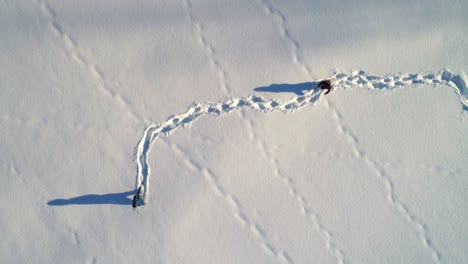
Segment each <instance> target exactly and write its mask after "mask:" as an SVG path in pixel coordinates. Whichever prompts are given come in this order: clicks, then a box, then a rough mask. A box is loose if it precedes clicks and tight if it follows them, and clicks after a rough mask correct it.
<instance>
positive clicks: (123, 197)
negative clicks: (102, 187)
mask: <svg viewBox="0 0 468 264" xmlns="http://www.w3.org/2000/svg"><path fill="white" fill-rule="evenodd" d="M135 194H136V191H128V192H121V193H107V194H86V195H82V196H77V197H72V198H69V199H55V200H51V201H49V202H48V203H47V204H48V205H50V206H63V205H72V204H74V205H90V204H119V205H131V204H132V201H133V200H132V199H130V198H128V197H127V196H129V195H135ZM132 198H133V197H132Z"/></svg>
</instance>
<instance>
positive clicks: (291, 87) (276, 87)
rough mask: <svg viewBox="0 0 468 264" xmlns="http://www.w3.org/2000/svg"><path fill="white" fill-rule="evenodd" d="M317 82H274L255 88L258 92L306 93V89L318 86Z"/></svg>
mask: <svg viewBox="0 0 468 264" xmlns="http://www.w3.org/2000/svg"><path fill="white" fill-rule="evenodd" d="M317 85H318V83H317V82H305V83H296V84H289V83H280V84H277V83H274V84H271V85H269V86H262V87H257V88H255V89H254V91H256V92H270V93H295V94H297V95H304V91H310V90H313V89H316V88H317Z"/></svg>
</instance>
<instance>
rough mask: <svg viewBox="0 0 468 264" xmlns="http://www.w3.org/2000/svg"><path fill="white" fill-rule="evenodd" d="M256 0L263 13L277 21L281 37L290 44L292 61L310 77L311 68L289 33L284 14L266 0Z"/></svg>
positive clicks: (297, 43)
mask: <svg viewBox="0 0 468 264" xmlns="http://www.w3.org/2000/svg"><path fill="white" fill-rule="evenodd" d="M257 1H258V2H259V3H260V4H261V5H262V7H263V9H264V11H265V13H266V14H267V15H269V16H272V17H273V18H274V19H275V20H276V21H277V24H278V30H279V33H280V35H281V37H282V38H283V39H284V40H285V42H286V43H287V44H288V45H289V46H290V49H291V53H292V60H293V62H294V63H295V64H296V65H297V66H298V67H299V68H300V69H301V70H302V71H303V73H304V74H306V75H307V77H309V78H312V70H311V68H310V66H309V65H307V63H306V62H305V61H304V59H303V55H302V49H301V46H300V45H299V42H298V41H297V40H296V39H295V38H294V37H293V36H292V35H291V33H290V30H289V27H288V22H287V20H286V16H285V15H284V14H283V13H282V12H281V11H280V10H278V9H277V8H275V7H274V6H273V5H272V4H271V3H270V2H268V1H267V0H257Z"/></svg>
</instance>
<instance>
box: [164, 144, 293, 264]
mask: <svg viewBox="0 0 468 264" xmlns="http://www.w3.org/2000/svg"><path fill="white" fill-rule="evenodd" d="M164 142H165V141H164ZM165 143H166V144H168V145H169V146H170V147H171V148H172V149H173V150H174V151H175V152H176V153H177V154H178V155H179V156H180V157H182V159H184V164H185V165H186V166H187V167H188V168H189V169H191V170H192V171H193V172H194V173H198V174H199V175H201V176H203V178H205V180H206V181H207V182H208V185H209V186H210V188H211V189H212V190H213V192H214V193H215V194H216V195H219V196H221V197H222V198H223V199H224V200H225V201H226V203H227V204H228V205H229V206H230V207H231V209H232V213H233V217H234V218H235V219H236V220H237V222H238V223H239V224H240V225H241V226H242V227H244V228H247V229H248V230H249V232H250V233H252V234H253V235H254V237H255V238H256V240H257V242H258V244H259V246H260V248H261V249H262V250H263V251H264V252H265V253H267V254H269V255H271V256H274V257H276V258H278V259H279V260H280V261H282V262H284V263H287V264H292V263H294V262H293V260H292V259H291V257H290V256H289V254H288V253H287V252H285V251H283V250H281V249H279V248H276V247H275V246H273V245H272V243H271V242H269V241H268V237H267V235H266V233H265V229H264V228H263V227H262V226H260V225H259V224H257V223H255V222H254V221H252V220H250V218H249V217H248V216H247V213H246V212H245V211H244V210H243V208H242V204H241V203H240V202H239V199H238V198H237V197H236V196H234V195H233V194H231V193H229V192H228V191H227V190H226V189H225V188H224V187H223V186H222V185H221V183H220V182H219V180H218V178H217V177H216V175H215V174H214V173H213V172H212V171H211V170H210V169H207V168H204V167H203V166H201V165H200V164H199V163H198V162H196V161H194V160H193V159H191V158H190V155H189V154H188V153H186V152H185V151H184V150H182V149H181V148H180V147H179V146H178V145H176V144H170V143H168V142H165Z"/></svg>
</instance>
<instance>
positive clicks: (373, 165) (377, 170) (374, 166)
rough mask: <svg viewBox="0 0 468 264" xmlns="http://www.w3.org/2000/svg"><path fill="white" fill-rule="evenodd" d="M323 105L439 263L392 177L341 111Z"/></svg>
mask: <svg viewBox="0 0 468 264" xmlns="http://www.w3.org/2000/svg"><path fill="white" fill-rule="evenodd" d="M325 106H326V107H327V108H329V109H330V111H331V112H332V114H333V118H334V119H335V120H336V122H337V129H338V132H339V133H341V134H342V135H344V136H345V137H346V138H347V139H348V141H349V142H350V144H351V146H352V147H353V150H354V154H355V157H356V158H357V159H362V160H363V161H364V162H365V163H366V165H367V166H368V167H369V169H370V170H371V171H372V172H373V173H374V174H375V175H377V177H378V179H379V180H380V181H381V182H382V183H383V185H384V186H385V188H386V190H387V201H388V202H389V203H390V205H392V206H393V207H394V208H395V209H396V210H397V211H398V212H399V213H400V214H401V216H403V218H404V219H406V220H407V221H408V222H409V223H410V224H412V225H413V226H414V227H415V228H416V229H417V232H418V235H419V237H420V239H421V242H422V244H423V245H424V247H426V249H428V250H429V251H430V253H431V256H432V259H433V260H434V262H435V263H440V261H441V257H442V255H441V253H440V251H439V250H438V249H437V248H436V247H435V245H434V243H433V239H432V238H431V236H430V233H429V229H428V227H427V225H426V224H425V223H424V222H422V220H420V219H419V218H418V217H417V216H416V215H415V213H414V212H412V211H411V209H410V208H409V207H408V206H407V205H405V204H404V203H403V202H402V201H401V199H400V198H398V196H397V194H396V193H395V187H394V183H393V181H392V179H391V178H390V177H389V176H388V175H387V174H386V173H385V170H384V169H383V168H382V167H381V166H379V164H378V163H377V162H376V161H375V160H373V159H372V158H371V157H370V156H369V155H367V154H366V153H365V151H364V150H363V149H362V148H361V147H360V146H359V141H358V139H357V137H356V136H355V135H354V134H353V133H352V132H351V131H350V130H349V129H348V128H347V127H346V126H345V125H344V121H343V116H342V115H341V113H340V112H339V111H338V110H337V109H336V108H335V107H334V106H333V105H332V104H331V103H330V102H328V101H327V100H325Z"/></svg>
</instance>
